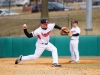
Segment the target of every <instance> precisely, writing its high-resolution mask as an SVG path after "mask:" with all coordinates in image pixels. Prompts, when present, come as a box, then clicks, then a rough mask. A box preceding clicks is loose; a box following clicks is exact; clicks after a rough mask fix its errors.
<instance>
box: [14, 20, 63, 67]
mask: <svg viewBox="0 0 100 75" xmlns="http://www.w3.org/2000/svg"><path fill="white" fill-rule="evenodd" d="M53 28H56V29H59V30H61V29H63V27H62V28H61V27H59V26H58V25H55V23H49V22H48V21H47V20H46V19H41V26H40V27H39V28H37V29H36V30H34V31H32V32H31V33H28V31H27V26H25V25H24V26H23V30H24V33H25V35H26V36H27V37H28V38H32V37H34V36H37V37H38V40H37V42H36V50H35V53H34V54H33V55H28V56H22V55H20V56H19V58H18V59H16V61H15V64H18V63H19V62H20V61H25V60H35V59H37V58H39V57H40V56H41V54H42V53H43V51H44V50H45V49H46V50H48V51H51V52H52V57H53V62H52V66H54V67H61V65H60V64H58V54H57V48H56V47H55V46H54V45H53V44H52V43H50V42H49V39H50V33H51V31H52V30H53Z"/></svg>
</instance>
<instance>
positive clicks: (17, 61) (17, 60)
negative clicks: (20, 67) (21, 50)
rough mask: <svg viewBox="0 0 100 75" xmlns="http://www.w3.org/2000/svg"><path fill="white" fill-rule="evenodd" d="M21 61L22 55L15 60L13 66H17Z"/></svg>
mask: <svg viewBox="0 0 100 75" xmlns="http://www.w3.org/2000/svg"><path fill="white" fill-rule="evenodd" d="M21 59H22V55H20V56H19V58H18V59H16V61H15V64H18V63H19V62H20V61H21Z"/></svg>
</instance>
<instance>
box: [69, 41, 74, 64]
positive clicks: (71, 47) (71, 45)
mask: <svg viewBox="0 0 100 75" xmlns="http://www.w3.org/2000/svg"><path fill="white" fill-rule="evenodd" d="M70 53H71V61H69V62H74V61H75V54H74V49H73V40H71V41H70Z"/></svg>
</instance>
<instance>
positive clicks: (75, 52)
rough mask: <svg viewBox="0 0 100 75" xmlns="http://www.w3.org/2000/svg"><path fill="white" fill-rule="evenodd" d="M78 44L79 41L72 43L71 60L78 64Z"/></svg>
mask: <svg viewBox="0 0 100 75" xmlns="http://www.w3.org/2000/svg"><path fill="white" fill-rule="evenodd" d="M78 43H79V40H71V41H70V52H71V59H72V60H75V61H76V62H77V61H79V51H78Z"/></svg>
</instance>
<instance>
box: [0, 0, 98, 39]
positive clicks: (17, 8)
mask: <svg viewBox="0 0 100 75" xmlns="http://www.w3.org/2000/svg"><path fill="white" fill-rule="evenodd" d="M44 6H45V7H48V15H49V22H51V23H56V24H57V25H59V26H61V27H63V26H65V27H68V28H71V27H72V25H71V21H72V20H77V21H78V22H79V27H80V28H81V35H86V31H85V28H86V0H48V6H47V5H44ZM41 11H42V0H0V37H5V36H11V37H22V36H25V35H24V33H23V29H22V25H23V24H27V27H28V31H29V32H31V31H33V30H35V29H36V28H38V27H39V26H40V19H41ZM92 29H93V30H92V35H100V0H92ZM51 36H60V31H59V30H57V29H54V30H53V31H52V33H51Z"/></svg>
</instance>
